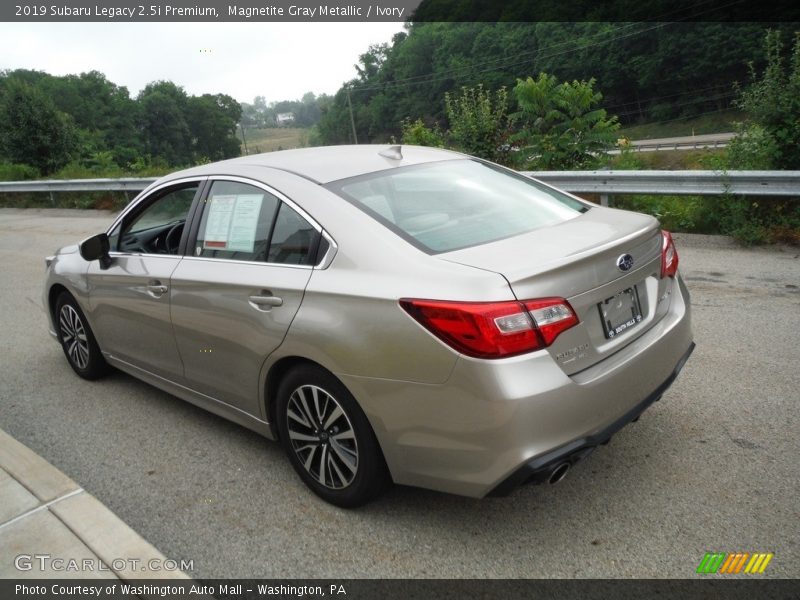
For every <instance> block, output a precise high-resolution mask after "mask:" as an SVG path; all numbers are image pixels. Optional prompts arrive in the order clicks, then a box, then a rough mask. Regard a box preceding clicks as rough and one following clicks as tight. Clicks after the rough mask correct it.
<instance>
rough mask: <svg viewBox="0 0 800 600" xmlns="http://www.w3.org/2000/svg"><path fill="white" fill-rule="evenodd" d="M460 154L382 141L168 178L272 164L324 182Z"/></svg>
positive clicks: (254, 157)
mask: <svg viewBox="0 0 800 600" xmlns="http://www.w3.org/2000/svg"><path fill="white" fill-rule="evenodd" d="M395 149H399V152H400V156H401V158H390V157H389V155H391V154H392V153H394V152H396V150H395ZM457 158H465V155H463V154H460V153H458V152H452V151H450V150H442V149H439V148H427V147H423V146H405V145H402V146H401V145H393V146H392V145H379V144H362V145H350V146H321V147H316V148H299V149H297V150H280V151H278V152H267V153H264V154H251V155H249V156H241V157H239V158H234V159H230V160H224V161H220V162H215V163H210V164H207V165H200V166H198V167H193V168H191V169H187V170H185V171H180V172H178V173H173V174H172V175H170V177H169V179H173V178H178V177H188V176H196V175H237V174H239V171H243V170H247V171H249V172H252V167H269V168H272V169H280V170H282V171H288V172H290V173H294V174H296V175H299V176H301V177H304V178H306V179H309V180H311V181H314V182H316V183H321V184H325V183H330V182H331V181H336V180H339V179H347V178H349V177H356V176H358V175H365V174H367V173H374V172H377V171H384V170H387V169H393V168H397V167H407V166H409V165H418V164H422V163H430V162H438V161H443V160H453V159H457Z"/></svg>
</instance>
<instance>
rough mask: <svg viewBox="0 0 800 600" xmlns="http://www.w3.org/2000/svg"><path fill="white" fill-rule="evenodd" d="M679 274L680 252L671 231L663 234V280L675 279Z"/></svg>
mask: <svg viewBox="0 0 800 600" xmlns="http://www.w3.org/2000/svg"><path fill="white" fill-rule="evenodd" d="M677 272H678V251H677V250H676V249H675V242H674V241H673V240H672V234H671V233H670V232H669V231H662V232H661V278H662V279H663V278H664V277H675V274H676V273H677Z"/></svg>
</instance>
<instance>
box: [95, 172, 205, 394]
mask: <svg viewBox="0 0 800 600" xmlns="http://www.w3.org/2000/svg"><path fill="white" fill-rule="evenodd" d="M202 183H203V180H191V181H183V182H181V183H177V184H168V185H166V186H164V187H161V188H159V189H157V190H154V191H153V192H152V193H151V194H149V195H148V196H147V197H146V198H144V199H142V200H141V201H139V202H137V204H136V205H135V206H134V207H133V208H132V209H131V210H130V211H128V212H127V213H125V215H124V216H123V217H122V219H121V220H120V221H118V222H117V223H116V224H115V226H114V227H113V228H112V230H111V232H110V233H109V244H110V252H109V254H110V256H111V265H110V266H109V267H108V268H106V269H103V268H102V267H101V265H100V264H99V261H93V262H92V263H91V265H90V267H89V271H88V274H87V277H88V280H89V286H90V291H89V302H90V306H91V311H92V322H93V327H94V328H95V330H96V335H97V337H98V340H99V342H100V347H101V348H102V349H103V351H104V352H106V353H108V354H111V355H112V356H113V357H114V358H116V359H117V360H121V361H124V362H126V363H128V364H130V365H133V366H135V367H138V368H140V369H144V370H146V371H149V372H151V373H154V374H156V375H158V376H160V377H164V378H167V379H169V380H172V381H176V382H180V381H182V380H183V364H182V363H181V359H180V355H179V354H178V348H177V346H176V344H175V336H174V335H173V331H172V323H171V320H170V306H169V302H170V294H169V281H170V277H171V276H172V273H173V271H174V270H175V267H177V266H178V264H179V263H180V261H181V254H182V252H183V249H184V248H185V244H186V239H187V237H188V233H189V232H188V228H187V226H186V225H187V221H188V219H189V215H190V213H191V209H192V206H193V202H194V199H195V197H199V192H200V187H201V185H202Z"/></svg>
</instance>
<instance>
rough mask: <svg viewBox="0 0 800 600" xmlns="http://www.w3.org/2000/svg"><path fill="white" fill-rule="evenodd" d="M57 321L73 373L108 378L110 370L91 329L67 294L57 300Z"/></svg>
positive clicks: (86, 377)
mask: <svg viewBox="0 0 800 600" xmlns="http://www.w3.org/2000/svg"><path fill="white" fill-rule="evenodd" d="M55 321H56V332H57V333H58V341H59V342H61V347H62V348H63V349H64V355H65V356H66V357H67V362H69V366H70V367H72V370H73V371H75V372H76V373H77V374H78V375H80V376H81V377H83V378H84V379H90V380H92V379H98V378H99V377H102V376H103V375H105V374H106V372H107V371H108V368H109V367H108V364H107V363H106V361H105V359H104V358H103V354H102V352H100V347H99V346H98V345H97V340H95V338H94V334H93V333H92V329H91V328H90V327H89V323H88V322H87V321H86V317H85V316H84V314H83V311H82V310H81V307H80V306H78V303H77V302H76V301H75V298H73V297H72V296H71V295H70V294H68V293H67V292H62V294H61V295H60V296H59V297H58V299H57V300H56V309H55Z"/></svg>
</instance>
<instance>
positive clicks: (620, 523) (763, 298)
mask: <svg viewBox="0 0 800 600" xmlns="http://www.w3.org/2000/svg"><path fill="white" fill-rule="evenodd" d="M110 221H111V216H110V214H109V213H103V212H94V211H71V210H69V211H67V210H15V209H0V264H2V270H1V271H0V274H1V275H2V282H3V285H2V286H0V307H2V311H1V312H0V327H2V331H3V335H2V340H3V351H2V355H0V356H2V368H0V428H2V429H4V430H5V431H7V432H8V433H9V434H11V435H12V436H13V437H15V438H16V439H17V440H19V441H20V442H22V443H24V444H25V445H27V446H28V447H29V448H31V449H32V450H34V451H35V452H36V453H38V454H39V455H41V456H42V457H44V458H45V459H46V460H48V461H49V462H51V463H52V464H54V465H55V466H56V467H58V468H59V469H60V470H61V471H63V472H64V473H66V474H67V475H68V476H69V477H70V478H71V479H73V480H74V481H76V482H78V483H79V485H80V486H81V488H82V489H84V490H86V491H87V492H88V493H90V494H92V495H93V496H94V497H96V498H97V499H98V500H100V501H101V502H102V503H104V504H105V505H106V506H108V507H109V508H110V509H111V510H112V511H113V512H114V513H115V514H116V515H118V516H119V517H120V518H121V519H123V520H124V521H125V522H127V523H128V525H130V526H131V527H133V529H134V530H136V531H137V532H138V533H139V534H141V535H142V536H143V537H144V538H145V539H146V540H147V541H148V542H150V543H151V544H153V545H154V546H155V547H157V548H158V549H159V550H160V551H161V552H163V553H164V554H165V555H167V556H169V557H170V558H172V559H175V560H181V559H183V560H191V561H193V569H190V570H187V573H188V575H190V576H192V577H196V578H206V577H276V578H285V577H320V578H329V577H330V578H349V577H469V578H484V577H509V578H518V577H658V578H673V577H676V578H681V577H695V576H697V575H695V570H696V568H697V566H698V564H699V563H700V561H701V559H702V558H703V555H704V554H705V553H706V552H710V551H717V552H737V551H742V552H773V553H774V554H775V556H774V558H773V559H772V561H771V562H770V564H769V568H768V569H767V571H766V573H765V574H764V575H760V576H759V577H798V576H799V575H800V525H799V524H800V501H798V497H799V496H800V494H799V492H800V478H798V467H797V459H798V456H799V455H800V452H798V450H800V442H799V441H798V438H799V436H798V431H800V427H799V426H798V425H799V424H798V410H797V408H798V400H800V393H799V392H798V389H800V369H798V367H800V344H798V332H800V249H797V248H786V247H783V248H756V249H742V248H740V247H738V246H736V245H734V244H733V243H732V242H731V241H729V240H727V239H725V238H720V237H712V236H693V235H678V236H676V243H677V246H678V251H679V253H680V261H681V270H682V272H683V273H684V275H685V278H686V280H687V284H688V286H689V289H690V291H691V293H692V301H693V306H694V331H695V341H696V342H697V349H696V351H695V353H694V355H693V356H692V358H691V360H690V361H689V363H688V364H687V365H686V367H685V369H684V371H683V373H682V374H681V376H680V377H679V379H678V381H677V382H676V383H675V384H674V385H673V387H672V388H671V389H670V390H669V391H668V392H667V393H666V395H665V396H664V398H663V399H662V400H661V401H660V402H658V403H656V404H655V405H654V406H653V407H652V408H650V409H649V410H648V411H647V412H646V413H645V414H644V415H643V417H642V418H641V419H640V420H639V422H637V423H635V424H632V425H630V426H628V427H627V428H625V429H624V430H622V431H621V432H620V433H619V434H617V435H616V436H615V437H614V438H613V439H612V441H611V443H610V444H609V445H608V446H606V447H604V448H601V449H600V450H598V451H597V452H595V453H594V454H593V455H592V456H590V457H589V458H588V459H587V460H585V461H583V462H582V463H579V464H578V465H577V466H576V467H575V468H574V469H572V470H571V471H570V473H569V475H568V476H567V478H566V479H565V480H564V481H563V482H561V483H559V484H558V485H555V486H536V487H526V488H523V489H520V490H518V491H517V492H515V493H514V494H513V495H511V496H510V497H507V498H498V499H484V500H473V499H468V498H461V497H456V496H450V495H446V494H440V493H435V492H430V491H425V490H419V489H413V488H407V487H400V486H396V487H395V488H393V489H392V490H391V491H390V492H389V493H388V494H387V495H386V496H384V497H383V498H381V499H380V500H378V501H377V502H374V503H372V504H370V505H368V506H366V507H364V508H362V509H359V510H355V511H345V510H341V509H338V508H335V507H332V506H329V505H327V504H325V503H323V502H322V501H320V500H318V499H317V498H316V497H315V496H313V495H312V494H311V493H310V492H309V491H307V490H306V488H305V486H304V485H303V484H302V483H301V482H300V481H299V479H298V478H297V477H296V475H295V474H294V472H293V471H292V469H291V467H290V465H289V463H288V461H287V460H286V459H285V457H284V456H283V454H282V450H281V448H280V447H279V446H278V444H276V443H273V442H269V441H267V440H264V439H263V438H261V437H259V436H258V435H256V434H254V433H252V432H250V431H248V430H246V429H244V428H242V427H239V426H237V425H234V424H232V423H229V422H226V421H224V420H223V419H221V418H219V417H216V416H213V415H211V414H209V413H206V412H204V411H202V410H200V409H198V408H195V407H193V406H191V405H189V404H187V403H185V402H182V401H181V400H178V399H177V398H174V397H172V396H170V395H168V394H166V393H163V392H161V391H158V390H156V389H154V388H152V387H150V386H148V385H146V384H144V383H142V382H139V381H137V380H135V379H133V378H132V377H129V376H127V375H124V374H121V373H115V374H112V375H111V376H109V377H107V378H105V379H103V380H101V381H98V382H87V381H83V380H81V379H79V378H78V377H77V376H75V375H74V373H73V372H72V371H71V369H70V368H69V366H68V365H67V363H66V361H65V359H64V357H63V355H62V353H61V349H60V348H59V347H58V345H57V344H56V343H55V342H54V341H53V340H52V339H51V338H50V336H49V335H48V334H47V329H46V325H45V317H44V315H43V314H42V311H41V289H42V283H43V277H44V256H45V255H47V254H49V253H52V252H53V250H55V249H56V248H57V247H58V246H60V245H63V244H66V243H72V242H74V241H77V240H79V239H81V238H82V237H86V236H88V235H90V234H93V233H96V232H99V231H102V230H103V229H104V228H105V226H106V225H107V224H108V223H110ZM46 550H47V549H46V548H42V551H46Z"/></svg>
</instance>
